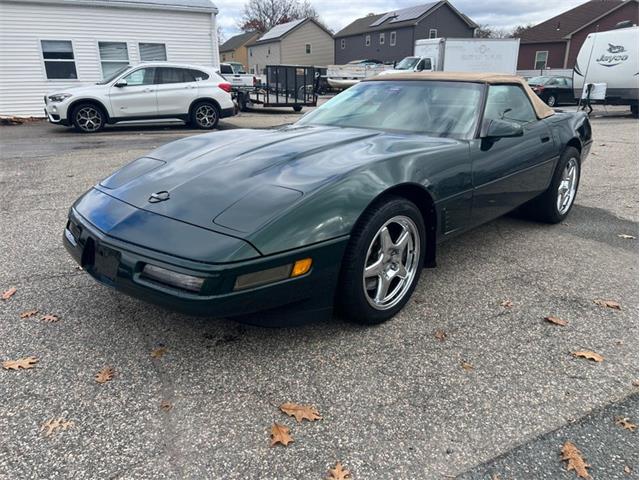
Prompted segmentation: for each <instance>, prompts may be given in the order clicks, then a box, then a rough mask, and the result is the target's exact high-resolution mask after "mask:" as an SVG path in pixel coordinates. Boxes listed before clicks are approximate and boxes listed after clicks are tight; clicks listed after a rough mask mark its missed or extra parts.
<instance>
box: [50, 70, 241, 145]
mask: <svg viewBox="0 0 640 480" xmlns="http://www.w3.org/2000/svg"><path fill="white" fill-rule="evenodd" d="M230 92H231V84H230V83H229V82H227V81H226V80H225V79H224V78H222V77H221V76H220V75H219V74H218V73H216V71H215V70H214V69H213V67H202V66H196V65H180V64H173V63H166V62H162V63H141V64H139V65H135V66H127V67H123V68H122V69H120V70H118V71H117V72H115V73H114V74H113V75H111V76H110V77H109V78H106V79H105V80H103V81H102V82H99V83H97V84H95V85H87V86H82V87H70V88H64V89H62V90H59V91H57V92H53V93H48V94H47V95H45V98H44V102H45V113H46V115H47V118H48V119H49V121H50V122H51V123H56V124H60V125H66V126H74V127H75V128H76V129H77V130H78V131H80V132H83V133H93V132H98V131H99V130H101V129H102V128H103V127H104V126H105V125H106V124H108V123H109V124H111V123H117V122H126V121H134V120H156V119H180V120H183V121H184V122H185V123H187V124H189V125H192V126H193V127H195V128H201V129H211V128H214V127H215V126H216V125H217V124H218V120H220V119H221V118H225V117H230V116H232V115H235V114H236V113H237V109H236V106H235V104H234V102H233V100H232V98H231V93H230Z"/></svg>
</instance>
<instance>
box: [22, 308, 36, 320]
mask: <svg viewBox="0 0 640 480" xmlns="http://www.w3.org/2000/svg"><path fill="white" fill-rule="evenodd" d="M37 314H38V310H36V309H33V310H25V311H24V312H22V313H21V314H20V318H31V317H33V316H34V315H37Z"/></svg>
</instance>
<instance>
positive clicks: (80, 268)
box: [73, 265, 84, 270]
mask: <svg viewBox="0 0 640 480" xmlns="http://www.w3.org/2000/svg"><path fill="white" fill-rule="evenodd" d="M73 268H74V269H75V270H84V268H82V267H81V266H80V265H76V266H74V267H73Z"/></svg>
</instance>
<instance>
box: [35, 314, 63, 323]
mask: <svg viewBox="0 0 640 480" xmlns="http://www.w3.org/2000/svg"><path fill="white" fill-rule="evenodd" d="M40 320H42V321H43V322H47V323H55V322H57V321H58V320H60V317H59V316H57V315H52V314H50V313H47V314H46V315H43V316H42V318H40Z"/></svg>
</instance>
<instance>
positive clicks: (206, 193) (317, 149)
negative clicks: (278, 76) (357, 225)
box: [96, 126, 457, 237]
mask: <svg viewBox="0 0 640 480" xmlns="http://www.w3.org/2000/svg"><path fill="white" fill-rule="evenodd" d="M451 143H457V141H456V140H450V139H444V138H431V137H424V136H419V135H409V134H392V133H384V132H380V131H377V130H365V129H356V128H339V127H324V126H291V127H285V128H281V129H276V130H246V129H241V130H229V131H221V132H215V133H211V134H206V135H198V136H193V137H189V138H186V139H182V140H178V141H176V142H172V143H170V144H167V145H164V146H162V147H160V148H159V149H157V150H155V151H153V152H151V153H149V154H148V155H147V156H146V157H142V158H140V159H138V160H135V161H134V162H132V163H130V164H129V165H127V166H125V167H123V168H122V169H121V170H119V171H117V172H116V173H114V174H113V175H111V176H110V177H108V178H106V179H105V180H103V181H102V182H100V184H99V185H97V186H96V188H97V189H99V190H101V191H103V192H104V193H107V194H108V195H110V196H113V197H115V198H118V199H120V200H122V201H124V202H126V203H128V204H130V205H133V206H136V207H138V208H141V209H144V210H148V211H151V212H154V213H157V214H160V215H164V216H167V217H170V218H174V219H177V220H181V221H183V222H187V223H190V224H193V225H197V226H200V227H204V228H208V229H210V230H213V231H217V232H220V233H227V234H231V235H234V236H238V237H246V236H247V235H249V234H251V233H252V232H255V231H257V230H258V229H259V228H260V227H261V226H262V225H264V224H265V223H267V222H268V221H269V220H271V219H272V218H273V217H275V216H277V215H279V214H280V213H282V212H284V211H286V210H287V209H290V208H295V205H296V204H297V203H298V202H302V201H304V200H305V199H306V198H308V197H309V196H310V195H311V194H312V193H313V192H314V191H315V190H317V189H320V188H322V187H323V186H325V185H327V184H328V183H331V182H334V181H338V180H339V179H340V178H341V177H342V176H344V175H346V174H348V173H349V172H351V171H353V170H355V169H359V168H363V167H364V168H366V166H367V165H368V164H371V163H372V162H377V161H382V160H385V159H388V158H389V157H393V156H401V155H403V154H405V153H408V152H415V151H422V150H433V151H437V150H438V149H440V148H445V147H446V146H447V145H450V144H451Z"/></svg>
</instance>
